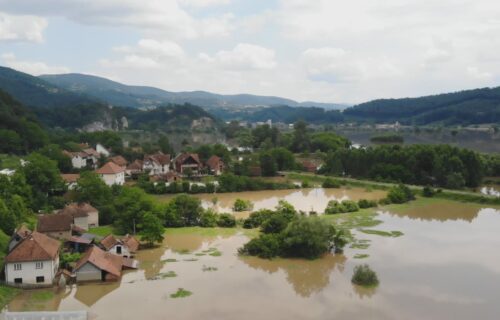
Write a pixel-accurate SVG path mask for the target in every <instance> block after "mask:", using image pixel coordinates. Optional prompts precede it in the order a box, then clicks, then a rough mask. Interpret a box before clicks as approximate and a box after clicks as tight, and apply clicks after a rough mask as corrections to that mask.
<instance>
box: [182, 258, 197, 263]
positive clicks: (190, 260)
mask: <svg viewBox="0 0 500 320" xmlns="http://www.w3.org/2000/svg"><path fill="white" fill-rule="evenodd" d="M182 261H187V262H194V261H198V259H196V258H190V259H184V260H182Z"/></svg>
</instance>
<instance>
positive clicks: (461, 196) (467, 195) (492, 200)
mask: <svg viewBox="0 0 500 320" xmlns="http://www.w3.org/2000/svg"><path fill="white" fill-rule="evenodd" d="M286 177H287V178H288V179H291V180H301V181H304V180H305V181H309V182H316V183H318V184H322V183H323V182H324V181H325V180H326V179H327V178H333V179H337V180H339V181H340V182H341V183H342V184H343V185H345V186H351V187H360V188H371V189H378V190H388V189H390V188H392V187H394V186H395V185H397V184H395V183H387V182H375V181H370V180H359V179H352V178H336V177H328V176H323V175H317V174H309V173H294V172H288V173H286ZM408 187H409V188H410V189H411V190H413V191H416V192H418V193H419V194H422V190H423V189H424V187H422V186H416V185H408ZM439 190H440V191H439V192H436V193H435V195H434V196H433V197H434V198H441V199H448V200H455V201H460V202H474V203H481V204H489V205H500V198H498V197H494V196H488V195H481V194H477V193H475V192H468V191H461V190H450V189H439Z"/></svg>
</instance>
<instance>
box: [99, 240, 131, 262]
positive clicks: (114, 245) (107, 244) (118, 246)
mask: <svg viewBox="0 0 500 320" xmlns="http://www.w3.org/2000/svg"><path fill="white" fill-rule="evenodd" d="M139 245H140V243H139V241H138V240H137V239H136V238H134V237H133V236H130V235H127V236H125V237H123V238H122V239H117V238H115V237H114V236H113V235H108V236H107V237H105V238H104V239H102V240H101V246H102V248H103V249H104V250H106V251H107V252H110V253H113V254H116V255H119V256H122V257H126V258H131V257H133V255H134V254H135V253H136V252H137V250H139Z"/></svg>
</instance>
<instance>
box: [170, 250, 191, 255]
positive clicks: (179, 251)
mask: <svg viewBox="0 0 500 320" xmlns="http://www.w3.org/2000/svg"><path fill="white" fill-rule="evenodd" d="M174 252H175V253H178V254H182V255H185V254H190V253H191V251H189V250H188V249H178V250H174Z"/></svg>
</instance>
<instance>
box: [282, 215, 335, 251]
mask: <svg viewBox="0 0 500 320" xmlns="http://www.w3.org/2000/svg"><path fill="white" fill-rule="evenodd" d="M335 234H336V232H335V228H334V227H333V226H332V225H331V224H329V223H328V222H326V221H324V220H323V219H320V218H317V217H310V218H299V219H296V220H294V221H292V222H290V224H289V225H288V227H287V228H286V229H285V231H283V232H282V237H283V247H282V250H281V251H282V252H283V255H284V256H287V257H297V258H307V259H315V258H318V257H320V256H321V255H322V254H325V253H327V252H329V251H330V250H331V249H332V248H333V247H334V237H335Z"/></svg>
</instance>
